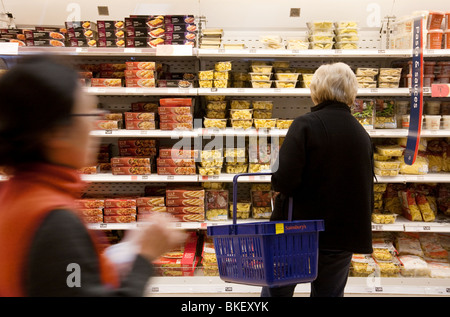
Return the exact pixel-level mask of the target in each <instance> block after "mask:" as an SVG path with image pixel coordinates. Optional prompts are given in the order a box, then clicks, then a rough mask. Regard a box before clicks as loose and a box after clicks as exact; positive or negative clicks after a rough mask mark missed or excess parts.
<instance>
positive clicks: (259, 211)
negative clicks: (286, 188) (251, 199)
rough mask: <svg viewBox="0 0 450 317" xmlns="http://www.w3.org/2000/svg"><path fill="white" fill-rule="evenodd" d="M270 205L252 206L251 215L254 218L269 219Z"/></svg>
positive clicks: (270, 213)
mask: <svg viewBox="0 0 450 317" xmlns="http://www.w3.org/2000/svg"><path fill="white" fill-rule="evenodd" d="M271 215H272V208H271V207H252V217H253V218H255V219H270V216H271Z"/></svg>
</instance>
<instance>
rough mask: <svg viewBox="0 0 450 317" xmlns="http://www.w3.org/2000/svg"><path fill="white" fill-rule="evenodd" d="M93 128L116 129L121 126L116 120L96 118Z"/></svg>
mask: <svg viewBox="0 0 450 317" xmlns="http://www.w3.org/2000/svg"><path fill="white" fill-rule="evenodd" d="M93 128H94V129H98V130H117V129H119V128H121V124H120V122H119V121H118V120H96V121H95V122H94V127H93Z"/></svg>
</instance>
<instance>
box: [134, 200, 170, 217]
mask: <svg viewBox="0 0 450 317" xmlns="http://www.w3.org/2000/svg"><path fill="white" fill-rule="evenodd" d="M136 205H137V221H145V219H146V217H147V216H148V215H151V214H152V213H154V212H166V211H167V210H166V204H165V197H164V196H145V197H138V198H136Z"/></svg>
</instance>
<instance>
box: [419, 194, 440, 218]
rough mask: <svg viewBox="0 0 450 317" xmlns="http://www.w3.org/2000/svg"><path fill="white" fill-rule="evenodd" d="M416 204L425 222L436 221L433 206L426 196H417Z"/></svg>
mask: <svg viewBox="0 0 450 317" xmlns="http://www.w3.org/2000/svg"><path fill="white" fill-rule="evenodd" d="M416 203H417V206H418V207H419V210H420V213H421V214H422V218H423V221H434V219H435V218H436V217H435V214H434V212H433V210H432V209H431V206H430V204H429V202H428V200H427V198H426V197H425V195H421V194H418V195H417V196H416Z"/></svg>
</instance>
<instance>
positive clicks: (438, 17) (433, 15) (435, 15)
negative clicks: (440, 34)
mask: <svg viewBox="0 0 450 317" xmlns="http://www.w3.org/2000/svg"><path fill="white" fill-rule="evenodd" d="M443 19H444V12H440V11H430V12H429V13H428V18H427V29H428V31H431V30H435V29H440V28H441V24H442V21H443Z"/></svg>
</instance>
